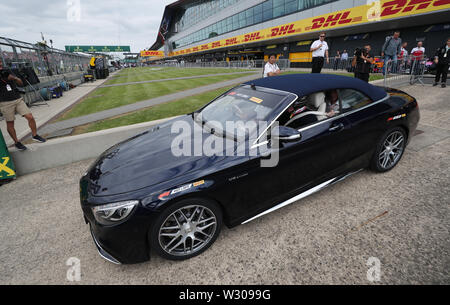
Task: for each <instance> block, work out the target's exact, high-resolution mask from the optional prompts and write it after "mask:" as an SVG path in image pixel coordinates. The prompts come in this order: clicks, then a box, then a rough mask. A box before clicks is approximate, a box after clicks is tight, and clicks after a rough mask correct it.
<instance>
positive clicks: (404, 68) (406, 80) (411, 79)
mask: <svg viewBox="0 0 450 305" xmlns="http://www.w3.org/2000/svg"><path fill="white" fill-rule="evenodd" d="M424 58H425V57H423V58H417V57H408V58H406V59H400V60H388V61H386V64H385V66H384V67H383V71H382V72H383V74H384V86H385V87H399V86H404V85H408V84H409V85H414V84H416V83H420V84H422V85H423V84H424V82H423V80H424V75H425V73H426V72H427V71H428V66H429V64H428V61H427V60H426V59H424Z"/></svg>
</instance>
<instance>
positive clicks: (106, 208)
mask: <svg viewBox="0 0 450 305" xmlns="http://www.w3.org/2000/svg"><path fill="white" fill-rule="evenodd" d="M138 204H139V201H137V200H130V201H122V202H115V203H110V204H105V205H100V206H96V207H93V208H92V212H93V213H94V217H95V219H96V220H97V221H98V222H99V223H101V224H103V225H111V224H116V223H118V222H120V221H122V220H124V219H125V218H127V216H128V215H130V213H131V212H132V211H133V210H134V208H135V207H136V206H137V205H138Z"/></svg>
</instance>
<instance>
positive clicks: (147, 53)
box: [141, 51, 164, 57]
mask: <svg viewBox="0 0 450 305" xmlns="http://www.w3.org/2000/svg"><path fill="white" fill-rule="evenodd" d="M149 56H153V57H164V52H163V51H141V57H149Z"/></svg>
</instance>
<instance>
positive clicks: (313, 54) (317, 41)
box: [311, 39, 328, 57]
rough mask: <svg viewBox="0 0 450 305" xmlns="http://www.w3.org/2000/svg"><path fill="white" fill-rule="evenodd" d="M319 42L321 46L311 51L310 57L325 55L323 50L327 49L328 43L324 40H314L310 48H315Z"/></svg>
mask: <svg viewBox="0 0 450 305" xmlns="http://www.w3.org/2000/svg"><path fill="white" fill-rule="evenodd" d="M321 44H322V46H321V47H320V48H319V49H317V50H315V51H313V52H312V57H325V51H327V50H328V44H327V42H326V41H320V39H319V40H316V41H314V42H313V43H312V45H311V49H315V48H317V47H318V46H320V45H321Z"/></svg>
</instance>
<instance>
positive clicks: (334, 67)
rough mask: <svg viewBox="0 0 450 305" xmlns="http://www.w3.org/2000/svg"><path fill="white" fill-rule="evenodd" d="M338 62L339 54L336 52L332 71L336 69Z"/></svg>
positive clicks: (339, 59)
mask: <svg viewBox="0 0 450 305" xmlns="http://www.w3.org/2000/svg"><path fill="white" fill-rule="evenodd" d="M340 61H341V52H340V51H339V50H337V51H336V56H335V57H334V63H333V70H337V69H338V67H339V63H340Z"/></svg>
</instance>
